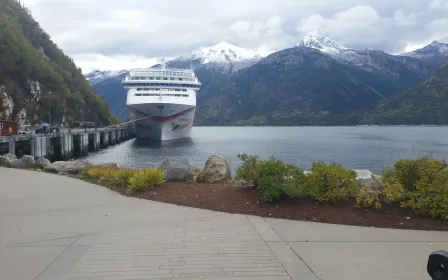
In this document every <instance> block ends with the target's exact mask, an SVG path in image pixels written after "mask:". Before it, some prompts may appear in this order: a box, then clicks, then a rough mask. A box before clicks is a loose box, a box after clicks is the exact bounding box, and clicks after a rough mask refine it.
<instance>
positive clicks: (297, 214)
mask: <svg viewBox="0 0 448 280" xmlns="http://www.w3.org/2000/svg"><path fill="white" fill-rule="evenodd" d="M136 197H139V198H142V199H149V200H154V201H160V202H166V203H171V204H177V205H183V206H190V207H195V208H202V209H210V210H215V211H221V212H228V213H239V214H250V215H257V216H264V217H272V218H282V219H290V220H300V221H312V222H323V223H333V224H345V225H356V226H367V227H381V228H399V229H418V230H437V231H448V221H442V220H438V219H434V218H431V217H426V216H418V215H416V214H414V213H413V212H412V210H411V209H405V208H401V207H400V206H399V205H384V206H383V208H382V209H380V210H376V209H364V208H360V207H357V206H356V205H355V200H349V201H348V202H345V203H340V204H337V205H333V204H327V203H316V202H315V201H312V200H310V199H303V198H297V199H290V198H287V197H285V198H282V199H281V200H280V201H278V202H276V203H273V204H269V205H263V204H262V202H261V200H260V196H259V193H258V191H257V190H256V189H253V188H243V187H235V186H234V185H232V184H206V183H178V182H167V183H165V184H163V185H162V186H160V187H157V188H154V189H151V190H149V191H147V192H144V193H141V194H138V195H136Z"/></svg>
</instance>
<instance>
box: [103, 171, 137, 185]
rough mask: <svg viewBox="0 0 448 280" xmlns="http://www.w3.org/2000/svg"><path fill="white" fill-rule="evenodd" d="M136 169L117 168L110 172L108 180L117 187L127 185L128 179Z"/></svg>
mask: <svg viewBox="0 0 448 280" xmlns="http://www.w3.org/2000/svg"><path fill="white" fill-rule="evenodd" d="M136 172H137V171H135V170H132V169H127V168H124V169H117V170H115V171H114V172H112V174H111V175H112V176H111V180H110V182H111V183H112V184H113V185H114V186H117V187H123V188H124V187H127V186H129V182H130V179H131V178H132V176H134V174H135V173H136Z"/></svg>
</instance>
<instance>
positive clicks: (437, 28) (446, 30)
mask: <svg viewBox="0 0 448 280" xmlns="http://www.w3.org/2000/svg"><path fill="white" fill-rule="evenodd" d="M428 31H429V32H430V34H432V38H433V40H438V39H440V38H443V37H445V36H448V17H446V18H439V19H436V20H434V21H431V23H429V25H428Z"/></svg>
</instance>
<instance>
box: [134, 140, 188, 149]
mask: <svg viewBox="0 0 448 280" xmlns="http://www.w3.org/2000/svg"><path fill="white" fill-rule="evenodd" d="M132 146H133V147H134V148H151V149H159V148H166V147H170V148H187V147H191V146H194V141H193V139H191V138H185V139H177V140H170V141H162V142H161V141H152V140H149V139H135V141H133V143H132Z"/></svg>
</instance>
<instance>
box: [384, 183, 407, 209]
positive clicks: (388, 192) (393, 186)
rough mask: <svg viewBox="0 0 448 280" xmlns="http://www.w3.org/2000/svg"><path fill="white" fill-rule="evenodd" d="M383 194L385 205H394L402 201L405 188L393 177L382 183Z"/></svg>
mask: <svg viewBox="0 0 448 280" xmlns="http://www.w3.org/2000/svg"><path fill="white" fill-rule="evenodd" d="M381 193H382V195H383V196H384V198H383V200H384V202H385V203H394V202H396V201H400V200H401V199H402V197H403V195H404V187H403V186H402V185H401V184H400V183H399V182H398V180H397V179H396V178H395V177H391V178H389V179H387V180H385V181H383V182H382V183H381Z"/></svg>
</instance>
